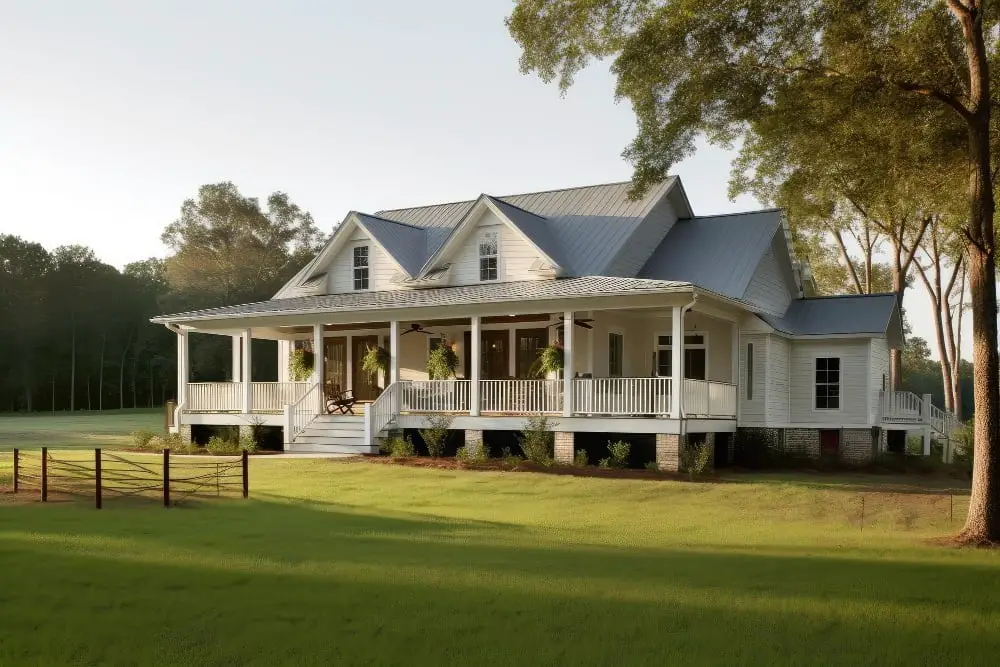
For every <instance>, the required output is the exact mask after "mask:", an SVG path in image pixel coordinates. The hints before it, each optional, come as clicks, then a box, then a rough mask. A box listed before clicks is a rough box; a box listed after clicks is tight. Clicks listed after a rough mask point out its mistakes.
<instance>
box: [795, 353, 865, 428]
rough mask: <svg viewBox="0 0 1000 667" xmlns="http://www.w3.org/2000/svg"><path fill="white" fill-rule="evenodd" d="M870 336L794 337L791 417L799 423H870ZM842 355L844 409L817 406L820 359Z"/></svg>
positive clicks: (841, 404)
mask: <svg viewBox="0 0 1000 667" xmlns="http://www.w3.org/2000/svg"><path fill="white" fill-rule="evenodd" d="M868 349H869V341H867V340H843V341H826V342H812V341H808V342H807V341H792V343H791V357H790V358H791V368H790V371H789V378H790V381H791V387H790V397H791V398H790V408H791V414H790V421H791V422H792V423H795V424H829V425H831V426H847V425H860V424H868V407H869V405H870V399H869V396H868V382H869V377H870V370H869V368H868ZM818 357H839V358H840V409H839V410H816V409H815V405H816V403H815V391H816V384H815V382H816V359H817V358H818Z"/></svg>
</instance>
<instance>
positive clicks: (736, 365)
mask: <svg viewBox="0 0 1000 667" xmlns="http://www.w3.org/2000/svg"><path fill="white" fill-rule="evenodd" d="M730 331H731V333H730V334H729V335H730V336H732V338H733V340H732V344H733V351H732V356H733V358H732V360H731V361H732V371H731V377H732V380H731V382H732V383H733V384H734V385H736V419H737V421H739V418H740V384H741V383H742V378H740V324H739V322H733V323H732V328H731V329H730Z"/></svg>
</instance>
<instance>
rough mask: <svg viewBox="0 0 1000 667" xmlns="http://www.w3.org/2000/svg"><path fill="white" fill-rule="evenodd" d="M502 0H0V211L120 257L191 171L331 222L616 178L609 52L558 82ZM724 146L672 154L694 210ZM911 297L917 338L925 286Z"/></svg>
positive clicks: (722, 165)
mask: <svg viewBox="0 0 1000 667" xmlns="http://www.w3.org/2000/svg"><path fill="white" fill-rule="evenodd" d="M511 7H512V3H511V2H509V1H508V0H477V1H475V2H470V1H469V0H431V1H430V2H412V1H403V0H383V2H378V3H374V2H373V3H363V2H320V1H319V0H314V1H311V2H310V1H304V0H283V1H282V2H276V1H261V0H202V1H200V2H195V1H192V0H172V1H170V2H158V3H138V2H134V0H133V1H131V2H129V1H124V0H120V1H112V0H89V1H88V2H82V1H80V0H62V1H57V0H0V198H2V201H3V203H4V204H3V208H4V210H3V214H2V218H0V232H4V233H12V234H17V235H19V236H22V237H24V238H26V239H29V240H32V241H37V242H39V243H41V244H42V245H44V246H46V247H47V248H50V249H51V248H54V247H56V246H58V245H63V244H68V243H80V244H85V245H88V246H90V247H92V248H93V249H94V250H95V251H96V253H97V254H98V256H99V257H100V258H101V259H102V260H104V261H106V262H108V263H110V264H114V265H116V266H119V267H121V266H123V265H124V264H126V263H127V262H130V261H133V260H137V259H142V258H145V257H149V256H153V255H158V256H162V255H164V254H165V252H166V249H165V248H164V247H163V245H162V244H161V243H160V240H159V237H160V233H161V232H162V230H163V227H164V226H165V225H167V224H168V223H169V222H171V221H172V220H174V219H175V217H176V216H177V212H178V210H179V208H180V205H181V202H182V201H183V200H184V199H185V198H188V197H192V196H194V195H195V194H196V192H197V189H198V186H200V185H202V184H204V183H212V182H218V181H223V180H231V181H233V182H234V183H236V184H237V185H238V186H239V188H240V190H241V191H242V192H243V193H244V194H247V195H253V196H257V197H259V198H261V199H264V198H266V197H267V195H268V194H269V193H271V192H273V191H275V190H283V191H285V192H288V193H289V195H290V196H291V198H292V200H293V201H295V202H296V203H297V204H299V205H300V206H301V207H303V208H304V209H306V210H308V211H310V212H311V213H312V214H313V217H314V218H315V219H316V222H317V224H318V225H319V226H320V228H321V229H323V230H324V231H327V232H329V230H331V229H332V228H333V226H334V225H336V224H337V223H338V222H339V221H340V220H341V219H342V218H343V217H344V215H345V214H346V213H347V211H349V210H351V209H356V210H361V211H375V210H377V209H382V208H398V207H403V206H415V205H420V204H430V203H435V202H443V201H453V200H458V199H470V198H474V197H476V196H478V195H479V194H480V193H482V192H486V193H489V194H494V195H505V194H513V193H518V192H529V191H534V190H546V189H552V188H560V187H569V186H575V185H587V184H593V183H603V182H609V181H619V180H625V179H627V178H629V177H630V175H631V167H630V165H629V164H628V163H626V162H625V161H624V160H622V158H621V151H622V149H623V148H624V147H625V146H626V145H627V143H628V142H629V141H630V139H631V138H632V137H633V136H634V133H635V120H634V116H633V114H632V110H631V108H630V107H629V105H628V104H627V103H623V104H616V103H615V101H614V79H613V78H612V77H611V76H610V74H609V73H608V68H607V65H606V64H596V65H594V66H593V67H591V68H590V69H589V70H588V71H586V72H584V73H583V74H582V75H580V76H579V77H578V78H577V83H576V85H575V86H574V87H573V88H572V89H571V90H570V91H569V93H568V95H567V96H566V97H565V98H561V97H560V95H559V91H558V89H557V88H556V87H555V86H554V85H546V84H543V83H542V82H541V81H540V80H538V79H537V78H536V77H533V76H524V75H522V74H521V73H520V72H519V71H518V67H517V59H518V55H519V50H518V48H517V46H516V45H515V44H514V42H513V41H512V40H511V38H510V36H509V35H508V33H507V30H506V28H505V26H504V23H503V19H504V16H505V15H506V14H507V13H508V12H509V11H510V9H511ZM732 157H733V156H732V154H731V153H728V152H726V151H724V150H722V149H719V148H715V147H710V146H702V147H701V148H700V150H699V152H698V154H697V155H696V156H694V157H693V158H691V159H689V160H686V161H684V162H682V163H680V164H678V165H676V167H675V168H674V170H673V171H674V173H675V174H677V175H679V176H680V177H681V179H682V181H683V183H684V187H685V189H686V191H687V193H688V196H689V198H690V200H691V203H692V205H693V207H694V209H695V212H696V213H697V214H698V215H706V214H711V213H722V212H733V211H743V210H752V209H754V208H757V207H759V204H758V202H756V201H755V200H754V199H753V198H750V197H745V198H740V199H739V200H737V201H735V202H733V201H730V200H729V199H728V197H727V194H726V189H727V179H728V174H729V163H730V160H731V159H732ZM906 306H907V310H908V313H909V317H910V320H911V322H912V323H913V325H914V329H915V333H916V334H917V335H921V336H923V337H925V338H927V339H928V341H932V340H933V335H932V329H931V326H930V322H929V321H928V320H927V319H926V318H927V313H928V312H929V307H928V306H927V298H926V295H925V294H924V293H923V292H922V290H919V289H916V288H915V289H913V290H910V291H909V292H908V293H907V302H906ZM968 329H969V327H968V326H967V327H966V331H968ZM964 343H965V344H964V346H963V347H964V348H965V349H966V350H968V348H969V346H970V344H969V341H968V336H966V340H965V341H964ZM931 347H932V349H933V348H934V345H933V342H931ZM966 354H968V352H966Z"/></svg>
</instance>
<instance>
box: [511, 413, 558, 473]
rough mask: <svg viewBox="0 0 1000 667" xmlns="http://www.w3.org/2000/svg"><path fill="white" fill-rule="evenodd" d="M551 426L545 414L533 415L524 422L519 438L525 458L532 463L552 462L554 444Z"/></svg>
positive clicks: (545, 463)
mask: <svg viewBox="0 0 1000 667" xmlns="http://www.w3.org/2000/svg"><path fill="white" fill-rule="evenodd" d="M553 426H554V424H550V423H549V418H548V417H546V416H545V415H533V416H531V417H528V420H527V421H526V422H525V424H524V430H523V431H521V435H520V437H519V440H520V442H521V449H522V450H523V451H524V456H525V458H527V459H528V460H529V461H531V462H532V463H541V464H544V465H547V464H549V463H551V462H552V451H553V447H554V446H555V435H553V433H552V427H553Z"/></svg>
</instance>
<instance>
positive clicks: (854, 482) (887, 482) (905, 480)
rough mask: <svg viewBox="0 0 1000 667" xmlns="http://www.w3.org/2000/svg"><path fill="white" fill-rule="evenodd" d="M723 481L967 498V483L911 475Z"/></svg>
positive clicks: (767, 475)
mask: <svg viewBox="0 0 1000 667" xmlns="http://www.w3.org/2000/svg"><path fill="white" fill-rule="evenodd" d="M722 476H723V478H724V479H725V480H726V481H729V482H733V483H743V484H769V483H781V484H789V485H793V486H798V487H801V488H807V489H836V490H842V491H849V492H855V493H913V494H923V495H949V494H951V495H965V496H967V495H969V483H968V481H967V480H964V479H959V478H956V477H948V476H938V475H921V474H918V473H912V474H898V473H893V474H875V473H866V472H849V471H821V470H799V471H788V470H775V471H762V470H754V471H726V472H725V474H723V475H722Z"/></svg>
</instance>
